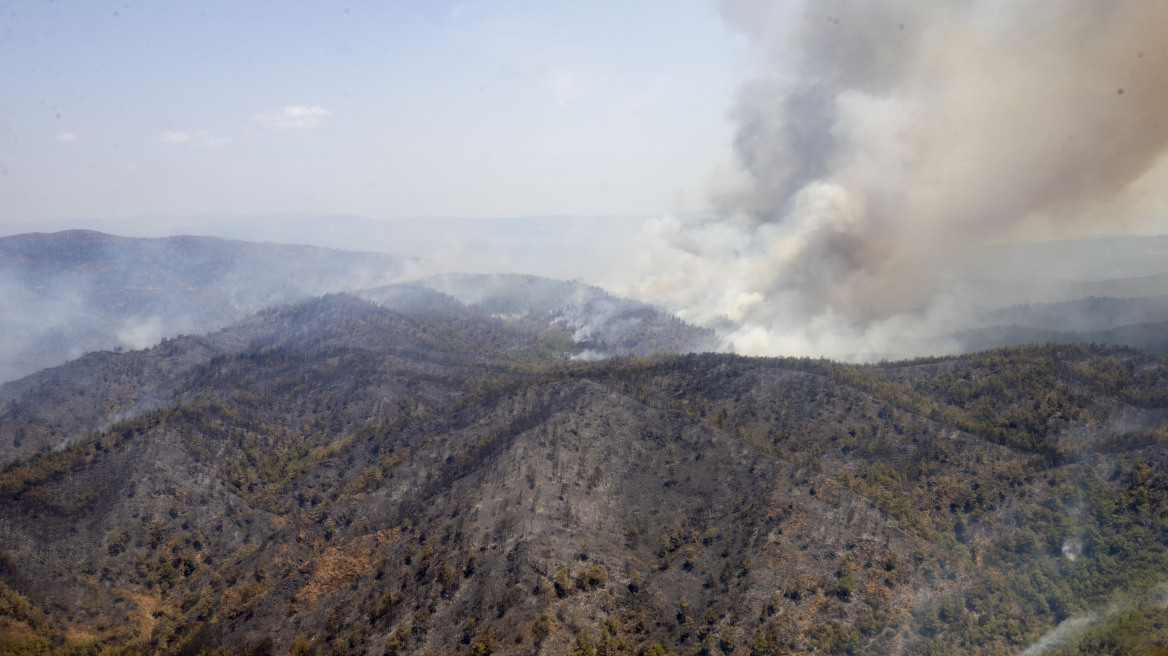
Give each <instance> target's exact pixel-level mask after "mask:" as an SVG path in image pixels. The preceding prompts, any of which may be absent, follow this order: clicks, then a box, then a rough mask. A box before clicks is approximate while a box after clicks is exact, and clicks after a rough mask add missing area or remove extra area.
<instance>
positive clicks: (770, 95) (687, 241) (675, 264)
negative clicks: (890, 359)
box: [606, 0, 1168, 358]
mask: <svg viewBox="0 0 1168 656" xmlns="http://www.w3.org/2000/svg"><path fill="white" fill-rule="evenodd" d="M722 4H723V10H724V14H725V16H726V18H727V19H728V21H729V22H730V23H731V24H732V25H734V26H735V27H737V28H738V29H740V30H742V31H743V32H744V33H745V34H746V35H747V36H748V37H749V38H750V39H751V42H752V43H753V44H754V46H755V50H756V52H757V55H758V57H759V60H760V61H761V62H762V65H763V71H762V73H761V74H760V75H758V76H757V77H756V78H755V79H754V80H753V81H752V82H750V83H749V84H747V85H746V86H745V87H744V88H743V89H742V90H741V92H740V95H739V98H738V102H737V106H736V109H735V110H734V117H735V120H736V121H737V122H738V125H739V130H738V133H737V138H736V140H735V151H736V155H737V159H738V162H737V166H736V168H735V170H734V171H732V172H729V173H727V174H726V175H723V176H721V179H720V180H719V181H718V183H717V184H716V189H715V190H714V191H713V195H714V202H715V205H716V207H717V208H718V210H719V211H718V213H717V216H716V217H714V218H711V219H708V220H705V221H690V222H684V223H683V222H681V221H679V220H677V219H675V218H670V217H666V218H664V219H661V220H660V221H657V222H654V223H653V224H651V225H649V226H648V227H647V229H646V231H645V234H644V235H643V237H644V240H643V243H642V244H640V245H639V246H640V250H639V252H638V253H637V255H636V256H635V257H633V258H632V259H631V266H632V268H633V269H636V270H635V271H631V272H630V271H628V270H627V269H626V270H624V271H622V272H621V274H620V277H621V279H623V280H624V281H636V282H626V283H625V284H624V285H621V284H620V280H610V281H606V284H609V285H610V286H613V287H615V288H618V289H619V290H620V291H622V292H625V293H628V294H632V295H635V296H637V297H640V298H642V299H645V300H650V301H654V302H658V303H661V304H664V305H666V306H668V307H670V308H671V309H675V310H677V311H678V312H679V313H681V314H682V315H683V318H687V319H690V320H694V321H697V322H699V323H703V324H706V325H713V326H715V327H720V328H721V330H722V331H723V333H724V334H726V335H727V336H728V341H729V345H730V346H731V347H732V348H734V349H735V350H737V351H739V352H746V353H763V354H766V353H787V354H792V353H795V354H797V353H808V354H825V355H830V356H837V357H854V358H865V357H873V356H875V355H885V354H893V355H903V354H908V353H913V352H921V351H922V350H923V349H927V350H931V351H934V352H937V351H945V350H951V349H952V348H954V345H951V344H946V343H944V342H937V341H929V340H930V339H931V338H934V337H935V336H936V335H940V334H948V333H949V332H952V331H953V330H957V329H960V327H961V325H962V323H963V321H964V312H965V310H964V307H965V305H966V304H967V302H968V299H963V298H962V297H961V296H960V294H958V293H957V292H956V291H955V290H954V289H953V288H952V284H951V283H950V282H949V281H946V280H945V279H944V278H943V276H942V275H941V274H942V272H943V271H945V267H946V266H947V265H948V264H950V263H951V262H952V261H953V260H954V258H956V257H958V256H959V255H960V254H962V253H964V252H967V251H968V250H969V249H971V248H973V247H978V246H984V245H987V244H994V243H1000V242H1003V241H1009V240H1017V239H1025V238H1029V237H1043V238H1052V237H1059V236H1067V235H1075V234H1083V233H1090V232H1121V231H1123V230H1124V229H1126V226H1121V225H1116V224H1113V223H1103V224H1100V222H1101V221H1103V219H1100V217H1104V216H1108V217H1114V216H1116V215H1117V211H1116V208H1117V207H1120V206H1121V205H1122V204H1123V203H1130V202H1131V196H1132V192H1131V189H1132V188H1133V184H1135V187H1138V186H1139V185H1140V184H1143V186H1144V187H1148V186H1149V185H1148V184H1147V182H1146V179H1147V176H1148V175H1151V173H1150V172H1152V171H1154V169H1155V168H1156V166H1157V164H1162V159H1163V155H1164V153H1165V147H1166V145H1168V42H1166V41H1165V40H1164V38H1163V30H1164V27H1165V26H1168V2H1163V1H1162V0H1065V1H1061V2H1021V3H1020V2H1016V1H1014V0H984V1H980V2H969V1H968V0H942V1H937V2H917V1H915V0H911V1H910V0H826V1H825V0H816V1H814V2H811V1H808V2H804V3H779V2H772V1H771V0H725V1H724V2H723V3H722ZM1164 169H1165V167H1164V166H1163V165H1161V166H1160V174H1162V173H1163V171H1164ZM1141 178H1143V180H1141ZM1152 186H1154V185H1152ZM1114 220H1115V219H1113V218H1112V219H1107V221H1114Z"/></svg>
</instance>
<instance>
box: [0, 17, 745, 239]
mask: <svg viewBox="0 0 1168 656" xmlns="http://www.w3.org/2000/svg"><path fill="white" fill-rule="evenodd" d="M747 48H748V46H747V41H746V39H745V37H744V36H743V35H742V34H741V33H740V32H738V31H737V30H734V29H732V27H731V26H729V25H728V24H727V23H726V21H725V20H723V18H722V16H721V15H720V13H719V11H718V9H717V7H715V6H714V5H713V4H712V3H709V2H706V0H646V1H640V2H608V1H605V2H586V3H581V2H562V1H550V2H549V1H542V0H541V1H535V0H499V1H490V0H488V1H483V2H430V1H427V2H415V1H408V2H404V1H385V2H363V1H361V0H343V1H341V2H267V1H259V2H242V3H241V2H219V1H192V2H165V3H160V2H132V1H131V2H126V1H120V2H103V1H92V0H85V1H80V0H78V1H71V0H58V1H55V2H54V1H51V0H21V1H19V2H4V3H0V224H3V223H17V222H19V223H28V222H35V221H39V220H43V219H50V218H62V217H84V218H119V217H134V216H141V215H152V214H165V215H191V214H203V213H239V214H259V213H272V212H330V213H350V214H357V215H362V216H367V217H371V218H401V217H413V216H473V217H484V216H488V217H489V216H533V215H544V214H577V215H589V214H595V215H616V214H642V215H643V214H654V215H655V214H661V213H665V212H685V211H693V210H701V209H704V208H706V207H707V206H708V204H709V203H708V193H707V188H708V186H709V182H710V179H711V176H712V175H713V173H714V171H716V170H717V169H718V167H720V166H725V165H726V163H727V162H729V161H730V160H731V158H732V155H731V148H732V140H733V132H734V126H733V125H732V121H731V119H730V116H729V110H730V108H731V106H732V103H733V98H734V91H735V89H736V88H737V86H738V85H739V84H740V83H741V82H742V80H743V79H744V77H745V74H746V72H747V71H746V69H747V66H746V60H747V57H746V52H747Z"/></svg>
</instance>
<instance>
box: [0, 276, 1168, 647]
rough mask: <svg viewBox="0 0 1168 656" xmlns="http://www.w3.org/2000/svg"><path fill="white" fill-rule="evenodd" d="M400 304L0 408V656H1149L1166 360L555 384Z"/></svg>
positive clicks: (466, 315)
mask: <svg viewBox="0 0 1168 656" xmlns="http://www.w3.org/2000/svg"><path fill="white" fill-rule="evenodd" d="M412 294H416V295H412ZM429 294H433V292H429ZM394 298H395V299H396V301H395V302H396V305H394V304H393V303H388V305H393V306H394V307H396V308H397V310H394V309H390V308H389V307H379V306H378V305H377V304H376V303H372V302H369V301H366V300H360V299H357V298H355V297H351V296H344V295H333V296H326V297H323V298H318V299H313V300H310V301H305V302H302V303H299V304H296V305H291V306H286V307H281V308H276V309H272V310H268V311H265V312H263V313H260V314H258V315H254V316H252V317H250V318H248V319H246V320H245V321H242V322H240V323H238V324H236V325H235V326H233V327H231V328H229V329H226V330H224V331H221V332H219V333H214V334H210V335H206V336H202V337H182V338H177V339H173V340H168V341H166V342H165V343H163V344H161V345H159V346H157V347H155V348H153V349H150V350H147V351H136V352H127V353H109V352H103V353H94V354H91V355H89V356H86V357H85V358H82V359H80V360H78V361H75V362H73V363H70V364H69V365H66V366H65V367H62V368H59V369H53V370H49V371H45V372H41V373H40V374H37V375H36V376H33V377H30V378H26V379H22V380H20V381H16V382H14V383H9V384H7V385H5V386H2V387H0V454H3V455H4V457H5V459H6V460H7V461H8V462H7V464H6V465H5V466H4V468H3V471H2V472H0V550H2V551H0V582H2V584H3V587H0V653H99V652H101V651H102V650H106V651H108V652H109V653H166V654H169V653H174V654H199V653H250V654H266V653H275V654H284V653H297V654H304V653H317V654H325V653H337V654H341V653H367V654H386V653H390V654H398V653H402V654H405V653H410V654H425V653H439V654H441V653H468V654H476V655H483V654H490V653H499V654H505V653H514V654H568V653H579V654H662V653H669V652H674V653H678V654H698V653H701V654H716V653H726V654H741V655H745V654H754V655H762V654H780V653H831V654H868V653H871V654H877V653H880V654H883V653H938V654H939V653H967V654H975V653H976V654H983V653H985V654H988V653H1016V652H1019V651H1022V650H1023V649H1024V648H1025V647H1026V646H1027V645H1030V644H1031V643H1032V642H1034V641H1035V640H1038V639H1039V638H1040V637H1041V636H1043V635H1044V634H1045V633H1047V632H1048V631H1050V630H1052V629H1053V628H1054V627H1057V626H1059V625H1060V624H1063V623H1069V624H1068V625H1069V626H1072V627H1077V628H1078V630H1077V631H1068V632H1066V635H1067V637H1066V639H1065V640H1064V641H1063V642H1062V643H1060V647H1059V648H1060V649H1063V650H1064V652H1063V653H1101V652H1103V651H1110V652H1112V653H1158V652H1155V651H1154V650H1157V649H1164V648H1165V647H1168V640H1166V633H1165V627H1166V626H1168V611H1165V609H1164V603H1163V600H1164V599H1165V594H1166V592H1168V590H1166V589H1165V588H1164V587H1163V586H1164V581H1163V573H1164V572H1165V571H1168V480H1166V476H1165V474H1164V472H1165V471H1168V467H1166V465H1168V431H1166V430H1165V428H1164V426H1165V424H1166V417H1168V361H1166V360H1165V359H1164V358H1162V357H1158V356H1153V355H1150V354H1147V353H1144V352H1140V351H1134V350H1124V349H1106V348H1101V347H1088V346H1046V347H1016V348H1013V349H1004V350H997V351H987V352H983V353H978V354H974V355H971V356H964V357H959V358H944V359H928V360H918V361H913V362H905V363H891V364H882V365H878V366H866V367H857V366H848V365H839V364H835V363H831V362H828V361H820V360H806V359H751V358H741V357H735V356H731V355H712V354H707V355H657V356H652V357H634V358H619V359H612V360H605V361H600V362H591V363H582V362H570V361H567V360H565V359H564V358H563V353H564V351H563V344H564V342H565V340H568V339H569V336H568V334H567V330H566V328H564V327H562V326H561V327H557V326H555V325H543V326H537V325H535V324H523V323H517V322H515V321H510V320H506V319H502V318H497V317H494V318H493V317H491V316H489V315H485V314H484V313H483V311H482V310H481V309H475V308H471V307H468V306H465V305H462V304H460V303H457V302H455V301H453V300H452V299H449V297H441V296H437V295H435V296H434V297H433V298H430V297H426V296H425V295H424V293H423V292H420V291H416V290H415V292H411V294H406V295H402V294H398V295H396V296H394ZM419 298H430V300H426V301H425V302H417V301H418V299H419ZM410 299H413V300H410ZM443 299H445V300H443ZM385 300H386V301H387V302H388V301H389V300H392V299H389V298H388V297H386V299H385ZM407 300H410V302H408V303H407V302H406V301H407ZM423 310H424V311H423ZM18 436H19V437H18ZM18 440H19V441H20V444H17V441H18ZM29 444H32V445H33V446H31V447H30V446H29ZM13 458H15V459H13ZM1084 618H1089V619H1084ZM1125 650H1126V651H1125Z"/></svg>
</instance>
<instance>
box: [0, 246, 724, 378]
mask: <svg viewBox="0 0 1168 656" xmlns="http://www.w3.org/2000/svg"><path fill="white" fill-rule="evenodd" d="M409 270H411V261H409V260H403V259H401V258H397V257H394V256H391V255H386V254H382V253H353V252H345V251H337V250H332V249H327V248H319V247H312V246H290V245H280V244H256V243H247V242H237V241H229V240H225V239H220V238H216V237H164V238H157V239H153V238H127V237H115V236H112V235H107V234H104V233H98V232H92V231H84V230H74V231H66V232H59V233H51V234H40V233H36V234H27V235H16V236H12V237H3V238H0V330H2V331H3V334H4V335H5V336H6V339H5V340H4V341H3V342H2V343H0V381H3V380H12V379H15V378H18V377H20V376H23V375H27V374H30V373H33V372H35V371H37V370H39V369H42V368H45V367H49V366H56V365H60V364H63V363H64V362H66V361H67V360H70V359H73V358H76V357H79V356H81V355H83V354H84V353H88V352H91V351H99V350H112V349H135V348H143V347H146V346H151V345H154V344H157V343H158V342H159V341H160V340H162V339H164V338H170V337H175V336H178V335H183V334H197V333H204V332H208V331H212V330H217V329H220V328H223V327H224V326H227V325H229V324H231V323H233V322H235V321H238V320H240V319H242V318H244V317H245V316H247V315H249V314H251V313H253V312H255V311H257V310H260V309H263V308H266V307H271V306H276V305H280V304H283V303H288V302H292V301H297V300H301V299H306V298H311V297H315V296H320V295H322V294H327V293H331V292H338V291H354V292H356V291H358V290H364V291H361V293H362V294H363V295H365V296H366V297H367V298H372V299H377V300H381V301H383V302H386V303H393V302H402V301H403V299H406V298H407V297H408V295H403V294H404V292H403V291H402V290H397V289H391V288H386V287H384V286H385V285H386V284H387V283H391V282H394V281H397V280H400V279H402V278H404V277H406V275H407V271H409ZM416 284H420V285H423V286H429V287H433V288H436V289H440V290H443V291H447V292H449V293H452V294H454V295H455V296H460V295H461V296H460V297H461V298H464V299H465V300H467V301H468V302H469V303H470V304H472V305H481V307H482V311H483V312H486V313H487V314H488V315H489V314H500V313H501V314H507V315H509V316H512V318H514V319H517V320H518V319H522V320H524V321H527V322H530V323H534V324H539V325H542V326H545V327H546V326H550V325H553V324H554V325H558V326H562V327H564V328H565V329H567V330H569V331H570V334H571V335H572V337H573V339H572V340H569V342H567V344H568V345H567V346H566V350H565V353H564V355H565V357H568V356H574V357H602V356H609V355H621V354H642V355H643V354H647V353H650V352H658V351H667V352H689V351H694V350H711V349H714V348H716V347H717V344H718V343H717V339H716V338H715V336H714V334H713V333H712V331H710V330H706V329H699V328H695V327H693V326H689V325H687V324H683V323H682V322H680V321H678V320H676V319H675V318H673V317H671V316H669V315H666V314H664V313H662V312H660V311H658V310H656V309H654V308H652V307H651V306H648V305H645V304H643V303H639V302H636V301H631V300H625V299H618V298H615V297H612V296H610V295H608V294H606V293H605V292H603V291H602V290H600V289H598V288H595V287H590V286H588V285H584V284H581V283H570V282H559V281H553V280H549V279H544V278H536V277H533V276H519V275H511V276H481V277H476V276H472V275H461V276H449V275H448V276H442V277H436V278H429V279H424V280H422V281H421V282H419V283H416ZM426 302H434V300H433V299H432V298H429V297H427V299H426Z"/></svg>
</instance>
